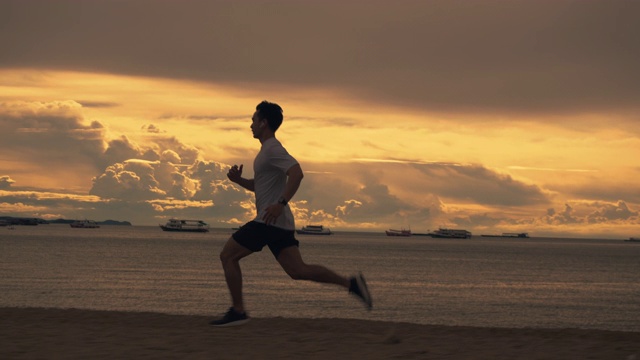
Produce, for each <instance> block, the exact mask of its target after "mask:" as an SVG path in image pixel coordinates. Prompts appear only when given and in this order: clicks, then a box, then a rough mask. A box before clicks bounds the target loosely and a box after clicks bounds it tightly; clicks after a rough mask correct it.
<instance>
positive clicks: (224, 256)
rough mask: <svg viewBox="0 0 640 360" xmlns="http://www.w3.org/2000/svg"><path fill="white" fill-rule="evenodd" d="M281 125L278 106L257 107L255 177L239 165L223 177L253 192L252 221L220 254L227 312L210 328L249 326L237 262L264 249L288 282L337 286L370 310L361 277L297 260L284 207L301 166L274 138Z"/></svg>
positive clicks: (288, 212) (253, 124) (297, 251)
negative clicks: (245, 174)
mask: <svg viewBox="0 0 640 360" xmlns="http://www.w3.org/2000/svg"><path fill="white" fill-rule="evenodd" d="M282 120H283V116H282V108H281V107H280V106H279V105H278V104H274V103H270V102H267V101H263V102H261V103H260V104H258V106H256V111H255V113H254V114H253V117H252V118H251V132H252V133H253V137H254V138H255V139H258V140H260V143H261V144H262V147H261V149H260V152H258V155H257V156H256V158H255V160H254V162H253V169H254V173H255V174H254V178H253V179H247V178H244V177H242V167H243V165H240V166H237V165H234V166H233V167H231V169H230V170H229V172H228V173H227V177H228V178H229V180H231V181H232V182H234V183H236V184H238V185H240V186H242V187H243V188H245V189H247V190H249V191H253V192H254V193H255V198H256V210H257V216H256V217H255V219H254V220H253V221H250V222H248V223H247V224H245V225H244V226H242V227H241V228H240V229H239V230H238V231H236V232H235V233H234V234H233V235H231V237H230V238H229V240H227V243H226V244H225V245H224V248H223V249H222V252H221V253H220V260H221V262H222V268H223V269H224V276H225V280H226V282H227V286H228V288H229V292H230V293H231V300H232V307H231V308H229V310H228V311H227V313H226V314H225V315H224V316H223V317H222V318H220V319H216V320H213V321H211V322H210V324H211V325H213V326H234V325H242V324H244V323H246V322H247V321H249V316H248V315H247V312H246V310H245V307H244V301H243V298H242V271H241V269H240V263H239V262H240V260H241V259H242V258H244V257H246V256H249V255H251V254H253V253H254V252H258V251H261V250H262V248H263V247H265V246H268V247H269V250H271V253H272V254H273V256H274V257H275V258H276V260H277V261H278V263H280V266H282V268H283V269H284V271H285V272H286V273H287V274H288V275H289V276H290V277H291V278H292V279H294V280H311V281H315V282H319V283H328V284H336V285H339V286H342V287H344V288H345V289H348V290H349V293H351V294H354V295H355V296H357V297H358V298H359V299H360V300H362V301H363V302H364V304H365V305H366V306H367V308H368V309H369V310H370V309H371V307H372V302H371V295H370V294H369V291H368V289H367V284H366V282H365V280H364V277H363V276H362V274H359V275H357V276H353V277H350V278H347V277H343V276H341V275H338V274H336V273H335V272H333V271H332V270H330V269H328V268H326V267H324V266H322V265H311V264H306V263H305V262H304V261H303V260H302V256H301V254H300V249H299V248H298V244H299V242H298V240H296V238H295V236H294V232H295V223H294V219H293V213H292V212H291V209H290V207H289V205H288V202H289V201H290V200H291V199H292V198H293V196H294V195H295V193H296V191H297V190H298V187H299V186H300V182H301V181H302V178H303V177H304V175H303V173H302V168H301V167H300V164H298V162H297V161H296V159H294V158H293V157H292V156H291V155H289V153H288V152H287V150H285V148H284V147H283V146H282V144H281V143H280V141H278V139H276V136H275V133H276V130H278V128H279V127H280V125H281V124H282Z"/></svg>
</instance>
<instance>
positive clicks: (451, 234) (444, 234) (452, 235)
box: [428, 228, 471, 239]
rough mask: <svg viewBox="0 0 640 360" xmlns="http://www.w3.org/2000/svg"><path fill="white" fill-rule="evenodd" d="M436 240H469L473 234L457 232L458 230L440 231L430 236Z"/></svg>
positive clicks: (465, 231)
mask: <svg viewBox="0 0 640 360" xmlns="http://www.w3.org/2000/svg"><path fill="white" fill-rule="evenodd" d="M428 235H429V236H431V237H434V238H446V239H469V238H471V233H470V232H469V231H467V230H457V229H442V228H440V229H438V230H436V231H434V232H431V233H429V234H428Z"/></svg>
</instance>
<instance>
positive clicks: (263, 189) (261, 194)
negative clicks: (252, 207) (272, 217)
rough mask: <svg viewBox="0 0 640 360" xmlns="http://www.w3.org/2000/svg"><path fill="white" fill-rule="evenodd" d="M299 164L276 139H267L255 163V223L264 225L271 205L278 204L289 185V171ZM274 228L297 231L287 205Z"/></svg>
mask: <svg viewBox="0 0 640 360" xmlns="http://www.w3.org/2000/svg"><path fill="white" fill-rule="evenodd" d="M297 164H298V162H297V161H296V159H294V158H293V156H291V155H289V153H288V152H287V150H286V149H285V148H284V147H283V146H282V144H281V143H280V141H278V139H276V138H269V139H267V140H266V141H265V142H264V143H263V144H262V147H261V148H260V152H259V153H258V155H256V158H255V160H254V161H253V171H254V173H255V174H254V177H253V181H254V186H255V194H256V209H257V211H258V215H257V216H256V218H255V219H254V221H257V222H261V223H264V220H262V217H263V216H264V212H265V210H266V208H267V207H268V206H269V205H273V204H275V203H277V202H278V199H279V198H280V196H282V193H283V192H284V187H285V185H286V183H287V171H289V169H291V167H292V166H294V165H297ZM273 226H276V227H279V228H282V229H286V230H295V228H296V225H295V222H294V220H293V213H292V212H291V208H289V205H288V204H287V205H286V206H285V207H284V209H283V211H282V214H281V215H280V216H279V217H278V219H277V220H276V222H275V224H273Z"/></svg>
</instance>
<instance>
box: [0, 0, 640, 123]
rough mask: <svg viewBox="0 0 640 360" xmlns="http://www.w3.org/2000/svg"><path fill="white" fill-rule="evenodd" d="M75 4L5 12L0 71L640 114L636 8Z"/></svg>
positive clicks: (426, 103)
mask: <svg viewBox="0 0 640 360" xmlns="http://www.w3.org/2000/svg"><path fill="white" fill-rule="evenodd" d="M76 5H77V2H76V1H73V0H58V1H56V2H48V3H43V4H39V5H38V6H37V7H33V6H31V5H30V4H28V3H25V2H21V1H5V2H2V3H0V13H3V14H11V16H9V17H7V18H6V19H4V22H3V31H2V32H1V33H0V47H1V48H2V49H3V50H4V51H3V56H2V59H1V61H0V66H2V67H5V68H11V67H14V68H15V67H35V68H48V69H51V68H56V69H71V70H76V69H83V70H87V71H97V72H109V73H121V74H130V75H147V76H153V77H170V78H181V79H192V80H197V81H209V82H214V83H218V84H226V85H232V84H248V83H251V84H253V86H254V87H255V88H260V86H263V87H264V88H269V89H273V87H274V86H282V85H285V86H289V87H307V88H308V87H313V88H321V89H332V90H336V89H340V90H341V91H343V92H344V93H348V94H350V95H351V96H352V97H356V98H360V99H365V100H367V101H371V102H374V103H385V104H394V105H399V106H409V107H415V108H419V109H422V110H429V111H443V112H473V113H498V112H500V113H511V114H515V113H566V112H572V113H575V112H579V113H590V112H601V113H607V112H614V113H618V112H627V113H632V111H635V110H637V108H638V105H637V99H638V97H639V95H640V89H639V88H638V86H637V83H638V80H639V78H638V72H637V71H636V63H637V58H638V56H639V55H640V44H639V43H638V42H637V41H636V40H637V39H636V38H635V36H634V34H637V33H639V32H640V23H639V22H638V21H636V17H635V14H637V13H638V12H640V3H637V2H634V1H623V0H612V1H587V2H585V1H579V0H574V1H536V0H528V1H518V2H510V1H500V0H491V1H483V2H482V3H478V2H476V1H464V0H454V1H447V2H432V1H408V2H402V3H391V2H388V1H380V0H374V1H368V2H367V4H366V6H362V5H363V4H362V2H360V1H342V2H340V3H336V2H313V3H309V2H298V1H283V2H262V1H243V2H241V3H231V2H228V1H192V2H190V4H189V6H183V5H182V4H180V3H176V2H157V1H152V0H147V1H144V0H141V1H135V2H109V1H94V2H92V3H91V4H90V5H89V6H83V7H78V6H76ZM265 14H268V19H269V26H266V27H265V26H264V25H263V24H264V18H265ZM60 19H65V21H64V22H61V21H60ZM116 24H117V25H116ZM327 24H331V26H329V27H327ZM255 54H271V56H260V60H259V61H257V60H256V59H257V57H256V55H255Z"/></svg>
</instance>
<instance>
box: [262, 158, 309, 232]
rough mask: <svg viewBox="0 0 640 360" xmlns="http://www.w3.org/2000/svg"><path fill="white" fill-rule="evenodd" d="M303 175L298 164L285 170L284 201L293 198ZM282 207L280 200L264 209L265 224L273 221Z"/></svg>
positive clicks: (263, 218) (280, 212)
mask: <svg viewBox="0 0 640 360" xmlns="http://www.w3.org/2000/svg"><path fill="white" fill-rule="evenodd" d="M303 177H304V174H303V173H302V168H301V167H300V165H298V164H296V165H293V166H292V167H290V168H289V170H287V183H286V185H285V186H284V192H283V193H282V197H283V198H284V200H285V201H287V202H288V201H289V200H291V198H293V195H295V194H296V191H298V188H299V187H300V183H301V182H302V178H303ZM284 207H285V205H284V204H282V203H280V202H278V203H276V204H272V205H269V207H267V208H266V209H265V212H264V216H263V217H262V220H264V222H265V223H266V224H273V223H275V222H276V220H277V219H278V217H279V216H280V215H281V214H282V211H283V209H284Z"/></svg>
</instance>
